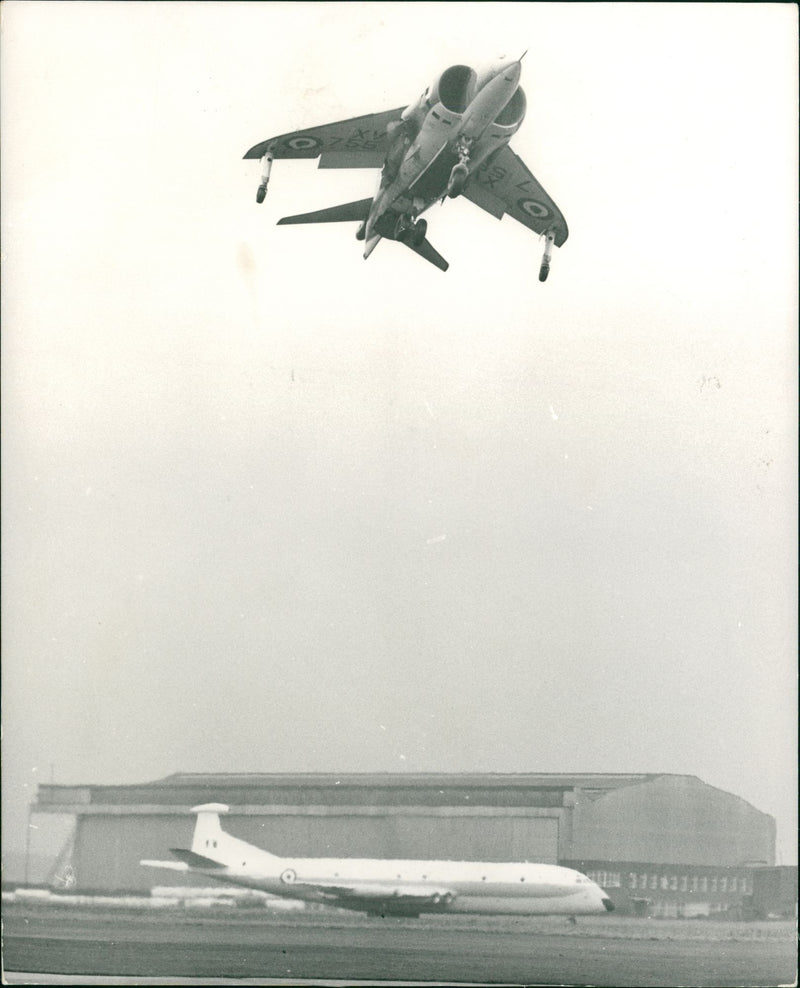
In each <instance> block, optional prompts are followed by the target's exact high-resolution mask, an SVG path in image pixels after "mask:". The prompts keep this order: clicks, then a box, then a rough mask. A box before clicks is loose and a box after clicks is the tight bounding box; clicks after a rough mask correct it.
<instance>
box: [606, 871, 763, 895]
mask: <svg viewBox="0 0 800 988" xmlns="http://www.w3.org/2000/svg"><path fill="white" fill-rule="evenodd" d="M598 874H602V872H598ZM595 881H596V882H597V884H598V885H600V886H602V887H603V888H609V887H610V886H608V885H605V884H604V883H603V882H601V881H600V880H599V879H595ZM628 888H629V889H634V890H635V889H640V890H644V889H649V890H650V891H653V892H655V891H658V890H661V891H662V892H739V893H741V894H743V895H744V894H746V893H747V891H748V882H747V877H746V876H745V875H730V876H728V875H659V874H653V875H646V874H643V875H637V873H636V872H633V871H632V872H630V873H629V875H628Z"/></svg>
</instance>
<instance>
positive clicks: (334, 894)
mask: <svg viewBox="0 0 800 988" xmlns="http://www.w3.org/2000/svg"><path fill="white" fill-rule="evenodd" d="M297 884H298V886H299V885H302V887H303V888H306V889H313V890H314V891H317V892H320V893H321V894H322V895H323V896H325V898H326V899H329V900H330V904H331V905H340V906H344V907H346V908H351V909H352V908H354V907H358V906H360V905H367V906H368V905H370V904H372V905H375V906H378V905H385V906H390V907H391V906H408V907H415V908H420V909H422V908H429V909H430V908H435V907H437V906H438V907H446V906H449V905H450V903H451V902H452V901H453V899H455V893H454V892H452V891H451V890H450V889H447V888H431V887H430V886H419V885H400V884H397V885H395V884H389V883H385V882H352V883H350V884H342V883H333V882H302V881H301V880H299V879H298V883H297Z"/></svg>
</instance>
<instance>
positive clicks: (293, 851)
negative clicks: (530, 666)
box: [31, 773, 775, 899]
mask: <svg viewBox="0 0 800 988" xmlns="http://www.w3.org/2000/svg"><path fill="white" fill-rule="evenodd" d="M204 802H222V803H227V804H229V806H230V814H229V817H228V819H227V821H226V828H227V829H228V830H230V832H231V833H233V834H235V835H236V836H238V837H241V838H243V839H244V840H247V841H250V842H252V843H254V844H257V845H259V846H261V847H263V848H265V849H267V850H269V851H271V852H273V853H275V854H279V855H281V854H283V855H287V856H310V857H313V856H319V857H327V856H336V857H338V856H342V857H378V858H394V857H396V858H428V859H430V858H442V859H450V860H484V861H541V862H549V863H559V862H560V863H582V862H583V863H591V866H592V868H593V869H594V870H595V871H600V870H602V871H607V872H608V873H609V875H612V876H614V875H616V874H617V872H618V871H619V868H618V867H617V866H618V865H619V863H620V862H622V863H630V862H636V863H637V864H636V866H635V867H636V869H638V872H642V873H646V874H648V876H649V875H650V872H651V871H652V869H650V871H648V870H647V869H646V868H645V867H644V864H642V863H645V864H652V865H663V866H667V865H669V866H684V867H686V866H695V868H700V870H701V871H702V870H703V869H704V868H709V867H710V868H712V869H713V868H716V869H720V868H722V869H726V868H727V869H735V870H736V874H737V876H739V877H737V882H736V883H735V888H736V890H737V892H740V891H741V889H742V877H740V876H742V875H743V874H744V872H743V871H742V869H747V868H752V867H753V866H756V865H772V864H774V855H775V821H774V820H773V818H772V817H770V816H768V815H767V814H765V813H761V812H759V811H758V810H757V809H755V808H754V807H753V806H751V805H750V804H749V803H747V802H746V801H745V800H743V799H740V798H739V797H738V796H734V795H732V794H730V793H727V792H723V791H721V790H719V789H715V788H714V787H712V786H709V785H706V784H705V783H703V782H702V781H700V780H699V779H697V778H696V777H694V776H687V775H664V774H584V775H580V774H576V775H562V774H548V773H545V774H513V775H511V774H508V775H506V774H470V775H466V774H403V775H379V774H344V775H333V774H299V775H277V774H275V775H261V774H226V775H207V774H194V773H178V774H176V775H171V776H168V777H167V778H165V779H161V780H159V781H156V782H151V783H145V784H142V785H125V786H94V785H76V786H65V785H54V784H51V785H40V786H39V789H38V795H37V801H36V802H35V803H34V804H33V806H32V807H31V810H32V812H33V813H35V814H40V813H52V814H69V815H71V816H72V817H73V818H74V821H75V827H74V830H73V833H72V836H71V840H70V842H69V846H68V847H65V848H64V849H63V852H62V854H61V855H60V856H59V860H58V862H55V863H54V869H53V871H54V873H55V872H57V871H58V870H59V869H62V870H63V869H65V868H67V869H68V870H69V874H70V876H74V884H75V887H76V888H77V890H80V891H103V892H109V891H144V890H147V889H149V888H150V886H151V885H152V884H153V882H154V874H155V873H154V872H152V871H148V870H147V869H144V868H142V867H140V865H139V861H140V859H141V858H158V857H162V856H165V855H166V851H167V849H168V848H170V847H185V846H188V843H189V841H190V839H191V832H192V827H193V820H192V818H191V816H190V815H189V810H190V809H191V807H192V806H194V805H196V804H198V803H204ZM626 867H627V865H626ZM584 870H585V869H584ZM670 880H671V879H670ZM648 881H650V878H649V877H648ZM668 881H669V880H668ZM637 882H638V878H637ZM678 883H680V879H678ZM70 884H72V881H71V883H70ZM624 885H625V883H624V882H622V881H620V887H623V886H624ZM727 885H728V882H726V891H727ZM744 888H745V889H746V888H747V886H746V882H745V884H744ZM631 898H632V899H634V898H637V899H642V898H644V897H642V896H638V897H637V896H636V895H633V896H631Z"/></svg>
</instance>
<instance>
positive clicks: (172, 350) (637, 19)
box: [2, 0, 798, 862]
mask: <svg viewBox="0 0 800 988" xmlns="http://www.w3.org/2000/svg"><path fill="white" fill-rule="evenodd" d="M526 49H527V55H526V56H525V59H524V62H523V73H522V85H523V87H524V88H525V90H526V93H527V97H528V114H527V117H526V119H525V121H524V123H523V125H522V128H521V129H520V131H519V133H518V134H517V135H516V136H515V137H514V139H513V141H512V146H513V147H514V149H515V150H516V151H517V153H518V154H519V155H520V156H521V157H522V158H523V159H524V161H525V162H526V164H527V165H528V167H529V168H530V169H531V171H533V172H534V174H535V175H536V176H537V177H538V178H539V180H540V181H541V182H542V184H543V185H544V187H545V188H546V189H547V191H548V192H549V193H550V195H551V196H552V198H553V199H554V200H555V201H556V202H557V203H558V205H559V206H560V208H561V210H562V211H563V213H564V215H565V217H566V219H567V222H568V224H569V227H570V237H569V239H568V241H567V242H566V244H565V245H564V247H563V248H561V249H560V250H556V251H555V252H554V258H553V264H552V270H551V274H550V278H549V280H548V282H547V283H546V284H544V285H543V284H540V283H539V281H538V280H537V272H538V265H539V260H540V256H541V250H542V245H541V244H540V243H539V241H538V240H537V238H536V237H535V236H534V235H533V234H532V233H531V232H530V231H528V230H526V229H525V228H524V227H522V226H520V225H518V224H516V223H515V222H514V221H513V220H512V219H510V218H508V217H506V218H505V219H504V220H503V221H502V222H501V223H498V221H497V220H495V219H494V218H493V217H491V216H489V215H488V214H486V213H483V212H481V211H480V210H479V209H478V208H477V207H476V206H474V205H473V204H472V203H470V202H468V201H466V200H463V199H461V200H458V201H454V202H451V201H448V202H447V203H446V204H445V205H444V206H443V207H441V208H440V207H438V206H437V207H435V208H434V209H432V210H431V211H430V213H429V214H428V216H427V218H428V222H429V238H430V240H431V242H432V243H433V244H434V246H435V247H436V248H437V249H438V250H439V251H440V252H441V253H442V254H443V255H444V256H445V257H446V258H447V260H448V261H449V262H450V270H449V271H448V272H447V273H446V274H443V273H442V272H440V271H438V270H436V269H435V268H434V267H433V266H432V265H429V264H427V263H425V262H424V261H423V260H422V259H421V258H419V257H417V256H415V255H414V254H413V253H411V252H410V251H408V250H406V249H404V248H403V247H402V246H401V245H399V244H394V243H389V242H384V243H381V244H380V245H379V246H378V248H377V250H376V251H375V253H374V254H373V255H372V257H371V258H370V259H369V261H368V262H364V260H363V259H362V256H361V253H362V245H361V244H358V243H357V242H356V241H355V239H354V233H355V225H354V224H331V225H327V226H317V227H289V228H277V227H276V225H275V223H276V221H277V220H278V218H280V217H281V216H284V215H287V214H291V213H296V212H303V211H306V210H309V209H314V208H319V207H322V206H328V205H335V204H338V203H342V202H348V201H350V200H354V199H360V198H363V197H364V196H367V195H371V194H372V192H373V191H374V188H375V185H376V181H377V173H376V172H373V171H369V170H357V171H330V170H325V171H318V170H317V169H316V163H315V162H313V161H312V162H301V161H297V162H292V161H279V162H276V164H275V167H274V169H273V173H272V180H271V183H270V191H269V195H268V196H267V200H266V202H265V203H264V204H263V205H261V206H257V205H256V203H255V191H256V187H257V185H258V179H259V167H258V163H257V162H245V161H242V160H241V159H242V156H243V154H244V153H245V151H246V150H247V149H248V148H249V147H250V146H251V145H253V144H255V143H256V142H258V141H261V140H264V139H265V138H267V137H270V136H272V135H275V134H279V133H282V132H285V131H289V130H293V129H298V128H303V127H308V126H311V125H314V124H318V123H324V122H331V121H334V120H339V119H343V118H347V117H351V116H356V115H360V114H364V113H368V112H372V111H375V112H378V111H381V110H385V109H389V108H391V107H395V106H402V105H404V104H406V103H408V102H411V101H412V100H414V99H416V97H417V96H418V95H419V93H420V92H421V91H422V90H423V89H424V88H425V86H426V85H428V84H429V83H431V82H432V80H433V78H434V77H435V76H436V75H437V74H438V73H439V72H441V71H442V70H443V69H444V68H446V67H447V66H448V65H451V64H454V63H457V62H466V63H468V64H480V63H486V62H492V61H494V60H496V59H497V57H498V56H503V55H505V56H508V57H518V56H519V55H521V54H522V52H523V51H524V50H526ZM796 65H797V10H796V7H795V6H794V5H791V4H774V5H772V4H761V3H758V4H736V5H726V4H716V3H715V4H708V5H701V4H674V5H673V4H644V5H635V4H590V5H586V6H584V5H581V4H553V5H549V4H520V3H513V4H508V5H506V4H501V3H492V4H479V3H470V4H461V5H458V4H453V3H447V4H444V3H443V4H424V3H413V4H411V3H408V4H390V3H385V4H384V3H370V4H356V3H324V4H311V3H298V4H288V3H274V4H273V3H264V4H258V3H245V4H241V5H240V4H235V3H224V4H223V3H169V4H158V3H147V4H138V3H125V4H117V3H78V2H70V3H35V2H14V0H6V2H5V3H4V4H3V6H2V93H3V97H2V127H3V134H4V140H3V151H2V167H3V201H2V240H3V267H4V277H3V341H2V395H3V408H2V411H3V430H2V431H3V435H2V438H3V444H2V457H3V459H2V467H3V469H2V485H3V489H2V493H3V532H2V535H3V542H2V545H3V573H2V577H3V600H2V603H3V615H2V617H3V716H4V741H3V755H4V767H3V808H4V822H5V824H6V827H5V831H4V844H5V845H6V847H7V848H15V847H16V848H19V847H22V846H23V844H24V834H25V808H26V806H27V804H28V802H29V801H30V800H31V799H32V798H33V797H34V795H35V787H36V784H37V782H40V781H48V780H49V779H50V778H51V773H52V775H53V777H54V778H55V780H56V781H57V782H62V783H68V782H69V783H71V782H76V783H125V782H131V783H132V782H141V781H146V780H151V779H156V778H159V777H162V776H165V775H167V774H169V773H171V772H175V771H179V770H181V771H227V772H238V771H266V772H281V771H309V770H317V771H331V772H336V771H386V772H411V771H453V772H458V771H497V772H504V771H518V772H526V771H532V772H540V771H542V772H553V771H587V772H605V771H608V772H676V773H689V774H694V775H697V776H699V777H700V778H701V779H703V780H704V781H705V782H708V783H710V784H712V785H714V786H718V787H720V788H722V789H726V790H729V791H731V792H733V793H736V794H738V795H740V796H742V797H744V798H745V799H747V800H749V801H750V802H751V803H753V805H755V806H756V807H758V808H759V809H760V810H763V811H765V812H768V813H771V814H773V815H775V816H776V817H777V819H778V826H779V850H780V855H781V859H782V860H783V861H784V862H788V861H792V860H795V857H794V855H795V851H794V848H795V839H796V815H795V814H796V803H797V791H796V778H797V774H796V733H797V728H796V725H797V718H796V710H797V706H796V697H797V691H796V607H797V559H796V546H797V529H796V516H797V491H796V479H797V430H796V421H797V419H796V408H797V370H796V368H797V341H796V335H797V334H796V329H797V284H796V269H797V245H796V236H797V234H796V220H797V209H796V202H797V186H796V174H797V164H798V157H797V144H796V124H797V76H796Z"/></svg>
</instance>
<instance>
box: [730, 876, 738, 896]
mask: <svg viewBox="0 0 800 988" xmlns="http://www.w3.org/2000/svg"><path fill="white" fill-rule="evenodd" d="M737 884H738V882H737V881H736V875H733V876H732V877H731V892H736V886H737Z"/></svg>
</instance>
